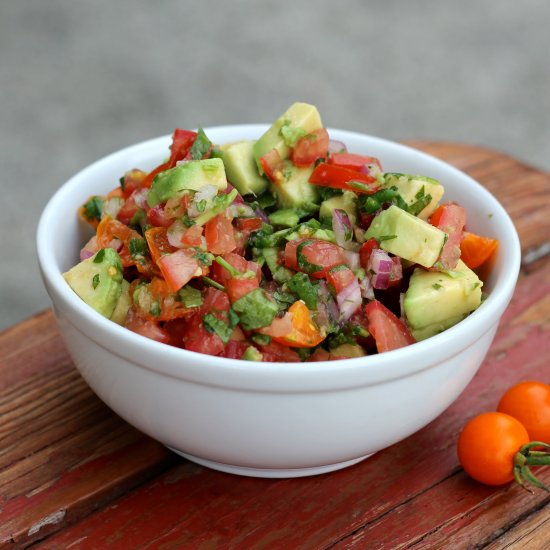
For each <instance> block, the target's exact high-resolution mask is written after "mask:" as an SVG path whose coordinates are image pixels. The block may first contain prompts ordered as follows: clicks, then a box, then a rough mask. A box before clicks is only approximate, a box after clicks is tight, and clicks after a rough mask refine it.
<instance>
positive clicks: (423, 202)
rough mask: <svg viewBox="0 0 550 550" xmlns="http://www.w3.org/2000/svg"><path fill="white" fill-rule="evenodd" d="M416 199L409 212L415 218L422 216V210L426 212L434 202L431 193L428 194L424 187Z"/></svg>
mask: <svg viewBox="0 0 550 550" xmlns="http://www.w3.org/2000/svg"><path fill="white" fill-rule="evenodd" d="M414 198H415V199H416V201H415V202H413V203H412V204H411V205H409V212H410V213H411V214H412V215H413V216H418V214H420V212H422V210H424V208H426V206H428V204H430V202H432V196H431V195H430V194H429V193H428V194H426V191H425V189H424V186H422V187H421V189H420V191H418V193H417V194H416V195H415V196H414Z"/></svg>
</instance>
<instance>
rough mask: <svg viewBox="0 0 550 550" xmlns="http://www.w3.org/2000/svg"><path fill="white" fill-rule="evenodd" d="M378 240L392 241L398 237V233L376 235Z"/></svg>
mask: <svg viewBox="0 0 550 550" xmlns="http://www.w3.org/2000/svg"><path fill="white" fill-rule="evenodd" d="M376 238H377V240H378V242H380V243H381V242H382V241H391V240H392V239H397V235H380V237H376Z"/></svg>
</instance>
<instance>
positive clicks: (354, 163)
mask: <svg viewBox="0 0 550 550" xmlns="http://www.w3.org/2000/svg"><path fill="white" fill-rule="evenodd" d="M328 163H329V164H334V165H336V166H341V167H342V168H351V169H352V170H357V171H361V169H363V168H364V167H366V166H368V165H369V164H375V165H376V166H377V167H378V168H379V169H380V171H382V165H381V164H380V161H379V160H378V159H377V158H376V157H365V156H363V155H356V154H354V153H332V155H330V158H329V159H328Z"/></svg>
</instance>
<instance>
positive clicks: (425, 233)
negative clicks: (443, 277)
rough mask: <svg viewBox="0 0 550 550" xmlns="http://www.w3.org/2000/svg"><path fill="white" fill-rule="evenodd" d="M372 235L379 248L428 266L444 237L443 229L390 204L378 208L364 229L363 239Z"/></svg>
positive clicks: (440, 246)
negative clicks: (386, 207)
mask: <svg viewBox="0 0 550 550" xmlns="http://www.w3.org/2000/svg"><path fill="white" fill-rule="evenodd" d="M371 237H374V238H375V239H376V240H377V241H378V242H379V243H380V248H382V249H383V250H386V251H387V252H390V253H391V254H395V255H396V256H399V257H401V258H404V259H405V260H410V261H412V262H415V263H417V264H420V265H422V266H424V267H431V266H432V265H433V264H434V263H435V262H436V261H437V258H438V257H439V253H440V252H441V248H442V247H443V245H444V244H445V241H446V240H447V235H446V233H445V232H443V231H441V229H438V228H437V227H434V226H433V225H430V224H429V223H427V222H425V221H423V220H421V219H420V218H417V217H416V216H413V215H412V214H409V213H408V212H405V211H404V210H402V209H401V208H399V207H397V206H395V205H391V206H390V207H389V208H388V209H387V210H382V212H380V213H379V214H378V215H377V216H376V217H375V218H374V220H372V223H371V225H370V227H369V229H368V230H367V232H366V233H365V239H370V238H371Z"/></svg>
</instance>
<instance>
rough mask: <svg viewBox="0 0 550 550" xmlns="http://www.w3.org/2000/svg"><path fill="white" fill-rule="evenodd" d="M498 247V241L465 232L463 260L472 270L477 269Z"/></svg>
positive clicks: (462, 251) (461, 252) (461, 245)
mask: <svg viewBox="0 0 550 550" xmlns="http://www.w3.org/2000/svg"><path fill="white" fill-rule="evenodd" d="M497 247H498V241H497V240H496V239H490V238H489V237H480V236H479V235H476V234H475V233H469V232H468V231H465V232H464V236H463V238H462V241H461V243H460V254H461V259H462V261H463V262H464V263H465V264H466V265H467V266H468V267H469V268H470V269H475V268H476V267H479V266H480V265H482V264H483V263H485V262H486V261H487V260H488V259H489V258H490V257H491V256H492V254H493V252H494V251H495V250H496V249H497Z"/></svg>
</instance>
